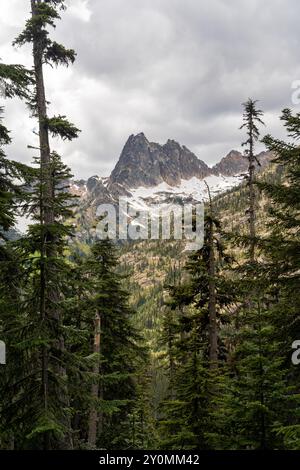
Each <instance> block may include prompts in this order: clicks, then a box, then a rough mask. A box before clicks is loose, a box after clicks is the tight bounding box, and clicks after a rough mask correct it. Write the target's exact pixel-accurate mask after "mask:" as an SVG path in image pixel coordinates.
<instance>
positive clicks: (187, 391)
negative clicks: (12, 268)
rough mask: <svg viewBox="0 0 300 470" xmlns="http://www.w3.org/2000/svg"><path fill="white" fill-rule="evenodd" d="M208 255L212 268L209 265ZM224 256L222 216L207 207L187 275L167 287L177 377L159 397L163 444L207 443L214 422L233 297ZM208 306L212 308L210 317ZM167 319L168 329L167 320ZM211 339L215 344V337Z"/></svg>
mask: <svg viewBox="0 0 300 470" xmlns="http://www.w3.org/2000/svg"><path fill="white" fill-rule="evenodd" d="M211 205H212V202H211ZM211 208H212V207H211ZM212 227H213V230H212ZM211 250H213V256H212V253H211ZM212 261H213V265H214V266H213V267H214V270H212V269H211V263H212ZM228 262H229V258H228V256H227V255H226V253H225V251H224V247H223V244H222V242H221V227H220V222H219V220H218V219H217V218H216V217H215V216H214V214H213V213H212V211H211V209H210V211H209V213H208V214H207V216H206V217H205V240H204V245H203V247H202V248H201V249H200V250H199V251H197V252H195V253H193V254H192V255H191V256H190V259H189V262H188V264H187V270H188V272H189V274H190V276H189V278H188V280H187V281H185V282H183V283H182V284H180V285H179V286H175V287H171V288H170V293H171V298H170V301H169V306H170V308H171V309H177V312H178V313H177V319H176V321H174V326H173V335H172V338H173V339H172V342H173V344H175V346H173V355H174V356H173V361H174V364H175V375H174V377H175V378H174V384H173V388H174V393H173V394H172V395H171V396H170V397H169V398H168V400H166V401H165V402H164V403H163V411H162V412H163V414H164V416H163V418H162V419H161V435H162V436H163V437H162V440H161V444H160V445H161V447H162V448H168V449H169V448H171V449H178V448H180V449H193V448H199V449H205V448H209V447H210V436H209V433H210V432H212V428H213V422H212V420H211V411H212V408H211V405H212V403H213V397H214V396H215V394H218V390H219V377H220V376H219V373H218V370H217V369H218V366H219V365H220V361H222V356H223V349H224V345H223V344H222V341H221V338H220V331H219V330H220V328H221V324H222V323H223V322H224V321H225V322H226V321H227V319H226V310H225V307H226V306H227V305H229V304H230V303H231V302H232V300H233V298H234V291H233V290H232V287H233V284H232V282H231V281H230V279H228V278H226V276H225V275H224V269H225V267H226V264H227V263H228ZM212 281H213V282H212ZM212 283H213V288H212ZM212 306H213V309H215V310H214V311H215V313H216V318H215V321H214V319H213V322H212V319H211V313H212ZM178 307H180V309H178ZM212 323H213V326H214V331H213V335H216V337H217V345H216V346H215V351H214V354H216V351H217V356H216V358H214V361H213V362H214V364H212V355H211V338H212V331H211V328H212ZM165 325H166V326H167V328H168V329H169V325H168V323H167V322H166V323H165ZM175 332H176V334H174V333H175ZM164 335H165V336H166V337H168V336H169V331H166V330H165V332H164ZM212 344H213V345H214V344H215V338H213V343H212ZM215 361H216V362H215ZM212 365H213V367H212Z"/></svg>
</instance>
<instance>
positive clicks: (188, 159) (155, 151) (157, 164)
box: [110, 133, 211, 188]
mask: <svg viewBox="0 0 300 470" xmlns="http://www.w3.org/2000/svg"><path fill="white" fill-rule="evenodd" d="M210 174H211V170H210V168H209V167H208V166H207V165H206V163H204V162H202V161H201V160H199V159H198V158H197V157H196V155H194V154H193V153H192V152H191V151H190V150H189V149H188V148H187V147H185V146H181V145H180V144H178V143H177V142H175V140H168V141H167V143H166V144H164V145H159V144H157V143H154V142H149V141H148V139H147V138H146V136H145V135H144V134H143V133H141V134H138V135H136V136H135V135H131V136H130V137H129V139H128V141H127V143H126V144H125V147H124V149H123V151H122V153H121V156H120V159H119V161H118V163H117V165H116V167H115V169H114V170H113V172H112V174H111V176H110V183H111V184H114V183H119V184H122V185H124V186H126V187H128V188H138V187H140V186H144V187H152V186H157V185H158V184H160V183H163V182H165V183H167V184H169V185H170V186H177V185H179V184H180V183H181V180H183V179H184V180H189V179H191V178H192V177H193V176H195V177H197V178H199V179H203V178H205V177H206V176H208V175H210Z"/></svg>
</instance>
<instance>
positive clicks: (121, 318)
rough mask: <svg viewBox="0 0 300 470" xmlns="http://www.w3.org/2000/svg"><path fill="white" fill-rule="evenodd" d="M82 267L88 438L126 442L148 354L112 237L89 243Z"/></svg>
mask: <svg viewBox="0 0 300 470" xmlns="http://www.w3.org/2000/svg"><path fill="white" fill-rule="evenodd" d="M82 272H83V276H84V279H85V282H86V284H85V285H86V290H85V293H84V294H83V296H82V298H81V303H80V304H79V309H80V310H83V309H84V310H85V312H86V321H87V322H88V323H89V325H90V327H89V328H88V329H89V331H90V335H89V338H88V343H86V346H85V351H86V350H87V348H89V352H90V354H91V355H92V356H93V360H94V362H93V366H92V371H91V381H90V382H89V383H88V384H87V389H86V396H90V397H91V398H90V400H88V403H86V404H85V408H86V415H87V442H88V445H89V447H100V448H105V449H120V448H130V447H133V446H134V443H133V436H134V434H135V433H134V431H133V429H132V427H134V426H135V425H136V423H134V421H133V417H134V416H135V410H136V409H137V408H136V400H138V388H139V387H138V375H139V374H138V373H139V371H140V369H142V370H143V372H144V366H143V361H145V360H146V355H145V352H144V351H143V348H142V347H141V345H140V341H141V338H140V335H139V334H138V332H137V329H136V327H135V326H134V324H133V321H134V312H133V311H132V309H131V307H130V305H129V294H128V292H126V290H124V277H123V276H122V275H121V274H119V273H118V271H117V256H116V248H115V247H114V245H113V243H112V242H111V241H110V240H103V241H96V242H95V243H94V244H93V245H92V247H91V255H90V256H89V257H88V259H87V260H86V262H85V263H84V265H83V271H82ZM92 345H94V346H92Z"/></svg>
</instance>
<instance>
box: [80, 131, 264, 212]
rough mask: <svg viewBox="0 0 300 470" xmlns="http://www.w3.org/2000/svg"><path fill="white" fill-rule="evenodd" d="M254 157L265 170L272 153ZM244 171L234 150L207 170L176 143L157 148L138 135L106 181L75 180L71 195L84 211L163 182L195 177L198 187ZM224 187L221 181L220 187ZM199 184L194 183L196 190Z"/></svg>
mask: <svg viewBox="0 0 300 470" xmlns="http://www.w3.org/2000/svg"><path fill="white" fill-rule="evenodd" d="M257 158H258V160H259V161H260V163H261V168H264V167H265V166H266V165H267V164H268V163H269V161H270V160H271V158H272V154H271V153H270V152H261V153H260V154H259V155H257ZM247 170H248V160H247V158H245V157H244V156H243V155H242V153H241V152H238V151H236V150H231V152H229V153H228V155H226V156H225V157H224V158H222V160H221V161H220V162H219V163H217V164H216V165H215V166H213V167H212V168H209V167H208V166H207V165H206V163H204V162H203V161H201V160H199V159H198V158H197V157H196V155H194V154H193V153H192V152H191V151H190V150H189V149H188V148H187V147H185V146H181V145H180V144H179V143H177V142H176V141H175V140H168V141H167V143H166V144H164V145H160V144H157V143H154V142H149V141H148V139H147V138H146V136H145V135H144V134H143V133H141V134H138V135H131V136H130V137H129V139H128V140H127V142H126V144H125V147H124V149H123V151H122V153H121V156H120V159H119V161H118V163H117V164H116V166H115V168H114V170H113V171H112V173H111V175H110V177H109V178H101V177H99V176H92V177H91V178H89V179H88V180H87V181H86V182H85V181H83V180H80V181H74V182H73V184H71V192H72V193H73V194H76V195H77V196H79V197H80V200H81V205H82V207H84V210H87V209H91V208H92V207H96V206H97V205H99V204H103V203H112V204H115V203H116V204H117V202H118V200H119V197H120V196H128V197H131V196H132V194H133V193H134V191H135V190H136V189H137V188H140V187H143V188H153V190H154V192H155V187H156V186H157V185H159V184H161V183H164V182H165V183H167V184H168V185H169V186H171V187H172V190H173V188H174V190H175V189H176V188H178V187H181V185H182V183H183V186H184V184H185V183H184V181H186V180H191V179H192V178H198V179H199V180H200V181H199V185H200V186H201V184H200V182H201V180H203V179H204V178H207V177H210V176H214V175H215V176H219V175H220V176H221V177H224V180H225V178H227V177H228V178H230V177H234V176H236V175H240V174H243V173H246V172H247ZM183 180H184V181H183ZM193 184H194V183H193ZM224 184H225V182H224V181H223V183H222V184H221V186H222V187H223V186H224ZM199 185H198V184H196V186H197V187H198V186H199ZM226 185H227V183H226V184H225V186H226ZM226 187H227V186H226ZM219 189H220V188H219ZM176 197H177V196H176ZM181 197H183V195H181Z"/></svg>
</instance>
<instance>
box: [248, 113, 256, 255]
mask: <svg viewBox="0 0 300 470" xmlns="http://www.w3.org/2000/svg"><path fill="white" fill-rule="evenodd" d="M252 127H253V125H252V122H250V132H249V137H250V148H249V193H250V195H249V196H250V197H249V199H250V201H249V226H250V252H249V257H250V261H251V263H254V261H255V237H256V229H255V188H254V172H255V157H254V151H253V147H254V139H253V129H252Z"/></svg>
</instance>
